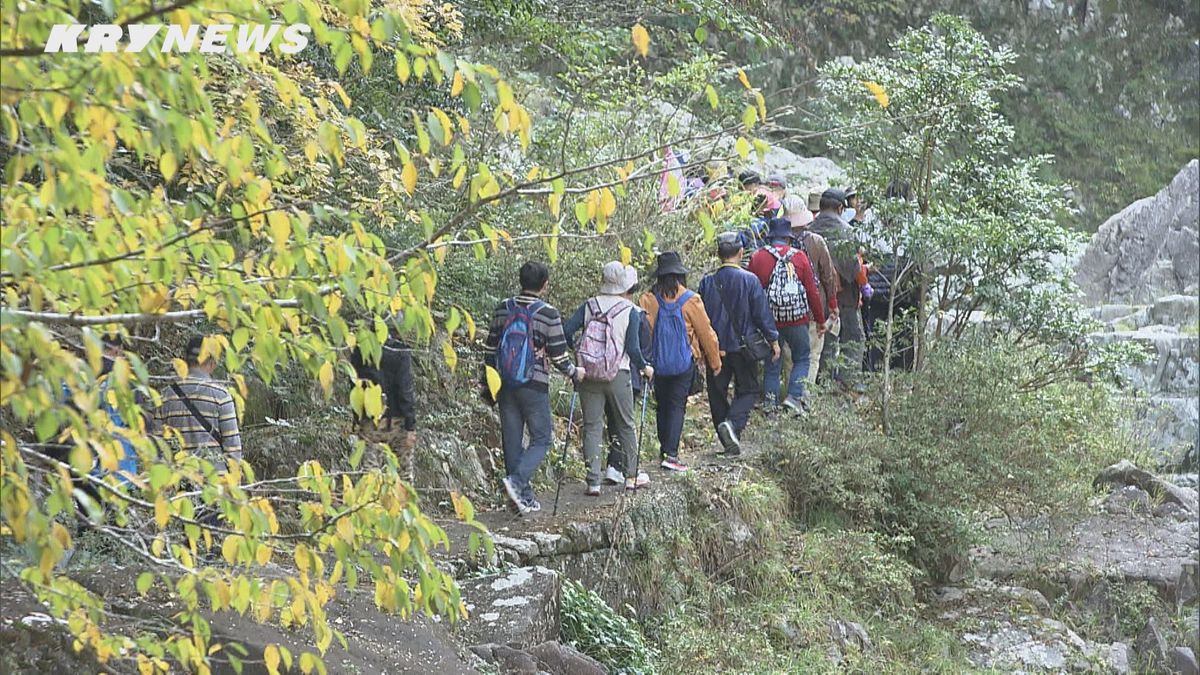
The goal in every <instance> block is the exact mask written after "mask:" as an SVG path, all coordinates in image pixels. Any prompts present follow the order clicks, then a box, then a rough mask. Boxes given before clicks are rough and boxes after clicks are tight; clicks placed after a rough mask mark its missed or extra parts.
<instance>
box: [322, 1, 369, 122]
mask: <svg viewBox="0 0 1200 675" xmlns="http://www.w3.org/2000/svg"><path fill="white" fill-rule="evenodd" d="M354 18H356V19H361V18H362V17H360V16H356V17H354ZM329 84H330V85H331V86H332V87H333V90H334V91H336V92H337V95H338V98H340V99H342V105H344V106H346V107H347V108H349V107H350V96H349V95H347V94H346V90H345V89H342V85H340V84H338V83H337V82H330V83H329Z"/></svg>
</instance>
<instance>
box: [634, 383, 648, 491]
mask: <svg viewBox="0 0 1200 675" xmlns="http://www.w3.org/2000/svg"><path fill="white" fill-rule="evenodd" d="M649 399H650V383H649V382H646V383H645V385H644V386H643V387H642V421H641V423H639V424H638V435H637V456H636V457H634V460H633V485H634V487H635V488H636V487H637V478H638V475H639V472H640V471H641V469H642V433H643V432H644V431H646V401H648V400H649Z"/></svg>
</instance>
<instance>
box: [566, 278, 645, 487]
mask: <svg viewBox="0 0 1200 675" xmlns="http://www.w3.org/2000/svg"><path fill="white" fill-rule="evenodd" d="M625 280H626V279H625V266H624V265H622V264H621V263H620V261H616V260H614V261H612V262H608V263H605V264H604V268H603V269H602V270H601V273H600V293H599V294H598V295H596V296H594V297H592V298H588V299H587V300H586V301H584V303H583V304H581V305H580V306H579V309H577V310H575V313H574V314H572V315H571V318H570V319H568V320H567V323H566V325H565V326H564V327H563V333H564V334H565V335H566V339H567V344H568V345H569V346H571V347H572V348H574V349H575V354H576V358H577V359H578V361H579V365H580V367H582V368H583V369H584V370H585V372H586V373H587V376H586V377H585V378H584V379H583V381H581V382H580V383H579V385H578V387H577V389H578V391H579V405H580V409H581V410H582V412H583V458H584V462H585V463H586V464H587V491H586V494H587V495H588V496H589V497H598V496H600V481H601V479H602V478H603V474H602V473H601V471H600V445H601V443H602V442H603V440H604V423H605V408H606V407H607V406H612V408H613V410H614V412H615V415H614V416H613V420H612V421H613V422H615V423H616V429H615V433H616V434H617V437H618V438H619V439H620V445H621V451H622V455H623V464H624V467H625V476H624V482H625V489H627V490H634V489H636V488H637V474H635V473H633V471H634V463H635V461H636V455H637V431H636V429H635V427H634V417H633V409H634V403H633V387H632V383H631V377H630V371H631V370H636V371H638V372H640V373H641V374H642V376H643V377H645V378H646V379H647V380H650V379H653V377H654V368H653V367H651V366H650V365H649V364H647V363H646V362H645V360H644V359H643V358H642V346H641V340H640V331H639V324H640V323H641V316H642V315H641V313H640V312H637V311H635V310H634V305H633V303H632V302H631V301H629V300H628V299H627V298H625V297H624V296H625V292H626V291H627V290H629V287H628V286H627V285H626V284H625ZM580 329H582V330H583V335H582V336H581V337H580V339H579V342H578V344H576V342H575V339H574V338H575V333H577V332H579V331H580Z"/></svg>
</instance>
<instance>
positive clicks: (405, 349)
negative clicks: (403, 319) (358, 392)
mask: <svg viewBox="0 0 1200 675" xmlns="http://www.w3.org/2000/svg"><path fill="white" fill-rule="evenodd" d="M382 351H383V353H382V354H381V355H380V357H379V367H378V368H374V367H372V365H371V364H369V363H367V362H366V361H364V359H363V357H362V354H360V353H359V352H358V350H354V351H353V352H351V358H350V363H351V364H353V365H354V370H355V371H356V372H357V374H358V377H359V386H363V387H365V386H367V384H368V383H371V382H374V383H375V384H378V385H379V387H380V388H381V389H382V390H383V395H384V399H385V400H386V401H387V408H386V410H385V411H384V418H385V419H387V421H388V428H391V426H392V420H395V419H397V418H398V419H400V421H401V423H403V424H404V429H405V431H412V430H414V429H416V428H417V415H416V396H415V395H414V394H413V369H412V351H411V350H410V348H409V346H408V345H406V344H405V343H403V342H401V341H400V340H397V339H395V338H389V339H388V341H387V343H385V344H384V346H383V350H382ZM358 421H359V420H357V419H356V420H355V422H358Z"/></svg>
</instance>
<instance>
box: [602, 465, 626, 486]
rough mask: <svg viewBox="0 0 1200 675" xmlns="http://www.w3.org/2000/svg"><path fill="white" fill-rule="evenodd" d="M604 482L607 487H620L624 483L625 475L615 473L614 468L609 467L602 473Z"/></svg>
mask: <svg viewBox="0 0 1200 675" xmlns="http://www.w3.org/2000/svg"><path fill="white" fill-rule="evenodd" d="M604 480H605V482H607V483H608V484H609V485H620V484H621V483H623V482H625V474H623V473H621V472H620V471H617V470H616V468H615V467H611V466H610V467H608V469H606V470H605V471H604Z"/></svg>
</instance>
